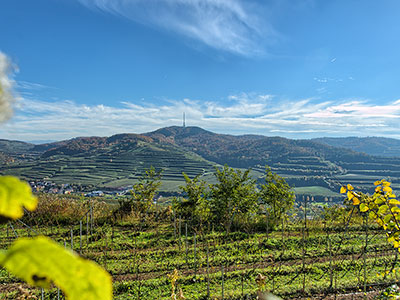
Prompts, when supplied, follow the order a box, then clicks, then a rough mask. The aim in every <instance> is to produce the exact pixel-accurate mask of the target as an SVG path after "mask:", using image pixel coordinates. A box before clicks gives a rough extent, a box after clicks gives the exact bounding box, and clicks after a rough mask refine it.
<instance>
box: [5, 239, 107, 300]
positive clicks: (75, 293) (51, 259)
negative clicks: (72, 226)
mask: <svg viewBox="0 0 400 300" xmlns="http://www.w3.org/2000/svg"><path fill="white" fill-rule="evenodd" d="M0 265H2V266H3V267H5V268H6V269H8V270H9V271H10V272H12V273H13V274H15V275H16V276H17V277H19V278H21V279H23V280H25V281H26V282H27V283H28V284H31V285H34V286H38V287H42V288H49V287H50V286H51V283H54V284H55V285H56V286H57V287H59V288H60V289H61V290H62V291H63V292H64V294H65V295H66V297H67V299H69V300H81V299H85V300H99V299H101V300H109V299H111V298H112V281H111V276H110V275H109V274H108V273H107V272H106V271H105V270H103V269H102V268H101V267H99V266H98V265H97V264H95V263H94V262H92V261H88V260H85V259H83V258H81V257H79V256H78V255H76V254H74V253H73V252H71V251H69V250H65V249H64V248H63V247H62V246H60V245H58V244H57V243H55V242H53V241H52V240H50V239H48V238H46V237H43V236H41V237H36V238H34V239H29V238H21V239H18V240H17V241H16V242H15V243H14V244H13V245H12V246H11V248H10V249H9V250H7V251H2V252H0Z"/></svg>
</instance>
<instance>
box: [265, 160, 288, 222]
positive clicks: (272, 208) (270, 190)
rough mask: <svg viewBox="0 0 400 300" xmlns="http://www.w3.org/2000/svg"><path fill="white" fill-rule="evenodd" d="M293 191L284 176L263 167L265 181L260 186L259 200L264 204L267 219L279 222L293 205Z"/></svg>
mask: <svg viewBox="0 0 400 300" xmlns="http://www.w3.org/2000/svg"><path fill="white" fill-rule="evenodd" d="M294 200H295V195H294V192H293V191H292V189H291V187H290V185H289V184H288V183H287V182H286V180H285V179H284V178H282V177H281V176H279V175H278V174H276V173H273V172H272V171H271V168H270V167H266V168H265V183H264V184H262V185H261V186H260V192H259V201H260V204H261V205H262V206H264V208H265V210H266V213H267V214H268V216H269V220H270V221H271V222H272V223H273V224H277V223H279V220H281V218H282V217H284V215H285V214H286V213H287V212H288V210H289V209H291V208H292V207H293V204H294Z"/></svg>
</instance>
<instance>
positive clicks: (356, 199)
mask: <svg viewBox="0 0 400 300" xmlns="http://www.w3.org/2000/svg"><path fill="white" fill-rule="evenodd" d="M358 204H360V199H358V198H357V197H353V205H358ZM367 210H368V207H367Z"/></svg>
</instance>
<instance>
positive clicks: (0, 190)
mask: <svg viewBox="0 0 400 300" xmlns="http://www.w3.org/2000/svg"><path fill="white" fill-rule="evenodd" d="M36 206H37V198H36V197H35V196H34V195H33V194H32V190H31V187H30V186H29V184H27V183H26V182H24V181H21V180H19V179H18V178H17V177H14V176H0V216H2V217H3V218H5V219H6V220H7V219H12V220H15V219H19V218H21V217H22V216H23V214H24V207H25V208H26V209H27V210H29V211H32V210H35V209H36Z"/></svg>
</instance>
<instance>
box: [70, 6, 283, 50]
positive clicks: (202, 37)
mask: <svg viewBox="0 0 400 300" xmlns="http://www.w3.org/2000/svg"><path fill="white" fill-rule="evenodd" d="M78 1H79V2H81V3H82V4H84V5H85V6H87V7H89V8H91V9H95V10H100V11H103V12H106V13H111V14H114V15H117V16H122V17H125V18H127V19H129V20H132V21H135V22H138V23H141V24H144V25H147V26H152V27H156V28H160V29H162V30H166V31H169V32H173V33H178V34H180V35H183V36H186V37H188V38H191V39H194V40H197V41H199V42H201V43H204V44H206V45H208V46H210V47H212V48H216V49H220V50H224V51H229V52H232V53H235V54H240V55H246V56H252V55H258V54H261V53H263V52H264V50H263V44H264V43H265V41H266V40H269V39H272V38H274V39H275V37H276V36H277V34H276V32H275V31H274V30H273V28H272V26H271V25H270V24H269V22H268V21H267V20H265V17H261V15H260V6H259V4H256V2H255V1H251V0H78ZM263 9H265V8H263Z"/></svg>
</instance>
